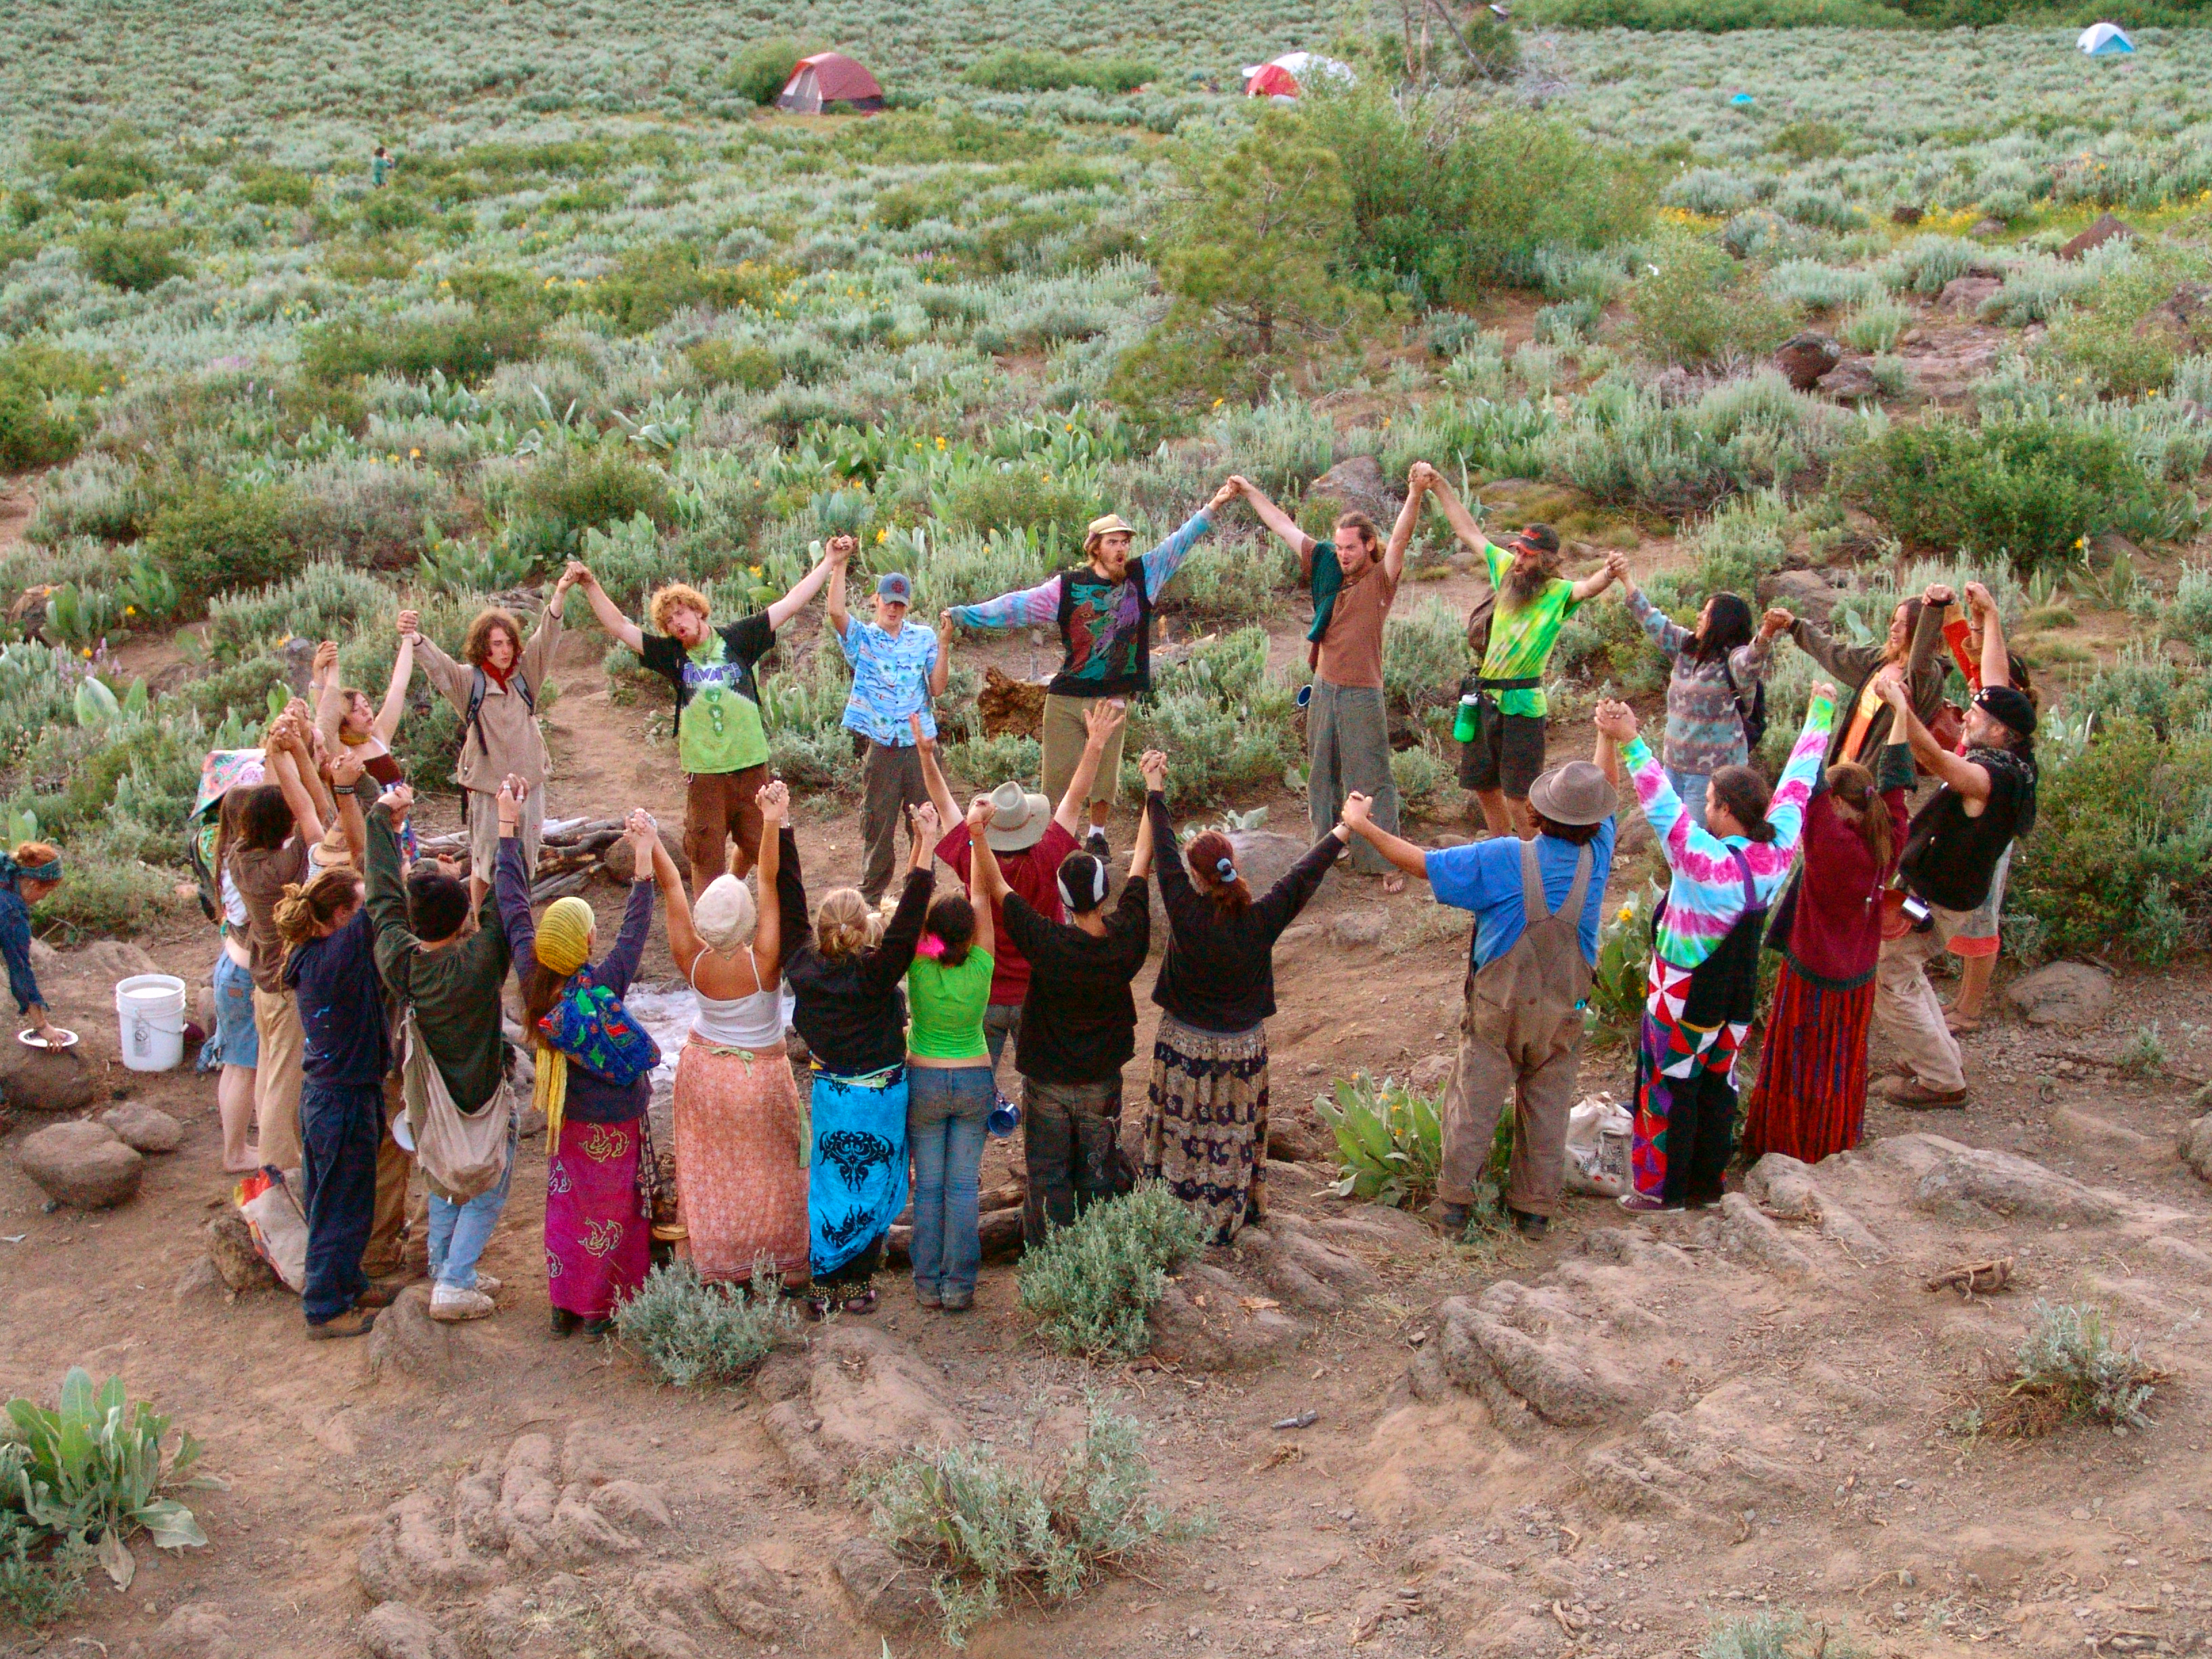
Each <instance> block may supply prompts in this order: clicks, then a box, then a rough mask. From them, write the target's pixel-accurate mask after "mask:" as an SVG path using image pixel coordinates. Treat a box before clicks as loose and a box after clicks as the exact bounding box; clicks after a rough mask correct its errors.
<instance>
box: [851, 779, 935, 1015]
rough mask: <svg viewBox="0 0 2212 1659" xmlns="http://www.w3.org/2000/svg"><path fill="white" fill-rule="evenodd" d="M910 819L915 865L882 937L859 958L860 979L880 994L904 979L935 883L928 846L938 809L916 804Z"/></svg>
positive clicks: (927, 915) (933, 832) (926, 915)
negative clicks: (911, 822) (871, 948)
mask: <svg viewBox="0 0 2212 1659" xmlns="http://www.w3.org/2000/svg"><path fill="white" fill-rule="evenodd" d="M913 819H914V821H913V825H912V829H913V834H914V841H915V853H916V855H917V856H916V859H915V866H914V867H913V868H912V869H911V870H909V871H908V872H907V878H906V890H905V891H904V892H902V893H901V894H900V895H899V902H898V908H896V910H894V911H892V912H891V919H890V921H888V922H886V923H885V924H884V936H883V939H881V941H880V942H878V945H876V947H875V949H874V950H872V951H869V952H868V953H867V954H866V956H865V957H862V958H861V959H860V978H861V981H862V983H863V984H865V985H866V987H867V988H868V989H869V990H871V991H872V992H874V993H875V994H878V995H879V996H880V995H881V994H884V992H886V991H888V990H890V988H891V987H893V986H894V985H896V984H897V983H898V982H899V981H901V980H902V979H904V978H905V977H906V970H907V969H909V968H911V967H912V966H914V949H915V945H919V944H921V929H922V924H923V923H924V922H926V921H927V920H928V919H929V895H930V892H931V890H932V889H933V887H934V886H935V885H936V878H935V876H934V874H933V872H932V870H931V867H930V863H929V860H930V857H931V852H930V849H931V848H933V847H935V846H936V845H937V810H936V809H935V808H934V807H932V806H917V807H915V808H914V809H913Z"/></svg>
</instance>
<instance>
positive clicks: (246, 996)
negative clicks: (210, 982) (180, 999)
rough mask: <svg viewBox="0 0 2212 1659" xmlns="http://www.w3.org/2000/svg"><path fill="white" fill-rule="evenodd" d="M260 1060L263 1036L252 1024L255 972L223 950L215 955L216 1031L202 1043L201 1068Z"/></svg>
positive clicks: (251, 1063) (247, 1065)
mask: <svg viewBox="0 0 2212 1659" xmlns="http://www.w3.org/2000/svg"><path fill="white" fill-rule="evenodd" d="M260 1064H261V1037H260V1034H259V1033H258V1032H257V1031H256V1030H254V1026H253V975H252V974H249V973H248V972H246V969H243V968H241V967H240V966H239V965H238V964H237V963H234V962H233V961H232V960H231V959H230V952H229V951H222V952H220V953H219V954H218V955H217V956H216V959H215V1035H214V1036H212V1037H210V1039H209V1040H208V1041H207V1042H203V1043H202V1044H200V1057H199V1062H198V1069H199V1070H201V1071H203V1072H211V1071H213V1070H214V1069H215V1068H216V1066H244V1067H245V1068H246V1070H247V1071H249V1072H250V1071H252V1070H253V1069H254V1068H255V1067H256V1066H259V1065H260Z"/></svg>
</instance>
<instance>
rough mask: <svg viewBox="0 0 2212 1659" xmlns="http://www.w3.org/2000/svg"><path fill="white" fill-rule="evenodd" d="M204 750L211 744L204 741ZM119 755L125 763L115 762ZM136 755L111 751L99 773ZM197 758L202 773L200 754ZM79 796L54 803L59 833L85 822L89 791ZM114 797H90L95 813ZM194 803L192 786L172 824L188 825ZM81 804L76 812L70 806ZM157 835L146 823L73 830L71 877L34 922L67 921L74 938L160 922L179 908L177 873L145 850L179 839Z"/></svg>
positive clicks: (121, 768)
mask: <svg viewBox="0 0 2212 1659" xmlns="http://www.w3.org/2000/svg"><path fill="white" fill-rule="evenodd" d="M201 747H202V750H203V752H204V750H205V747H206V745H205V744H202V745H201ZM118 758H119V760H120V762H121V763H120V764H116V763H114V761H115V760H117V759H118ZM110 759H111V764H109V765H108V766H106V767H103V768H102V769H100V774H99V775H101V776H105V777H106V778H107V779H109V780H110V781H111V782H112V781H113V779H114V778H115V776H116V775H117V773H118V772H122V773H126V774H127V773H128V771H129V769H130V766H129V762H130V760H131V757H128V756H125V757H110ZM192 764H193V766H194V768H195V773H196V775H197V764H198V757H197V756H195V757H193V761H192ZM74 793H75V795H76V799H75V800H73V801H71V802H70V803H68V804H65V805H57V806H56V807H55V808H54V817H53V822H52V828H53V829H54V831H55V833H56V834H66V833H67V829H66V826H67V825H68V824H69V823H71V822H72V821H74V822H76V823H80V824H82V823H85V822H86V817H84V816H82V815H81V814H82V811H83V810H84V809H85V808H86V807H87V805H88V806H89V811H90V813H91V814H93V815H97V814H100V813H104V812H106V811H107V810H108V809H109V807H110V806H111V805H112V802H111V801H110V800H109V799H94V800H92V801H91V802H89V803H86V802H85V801H84V799H82V797H83V795H84V793H85V792H82V791H77V792H74ZM190 806H191V798H190V793H189V791H187V793H186V795H185V799H184V800H183V801H182V803H181V804H180V805H179V806H178V809H177V811H176V814H175V818H176V823H175V825H174V826H173V828H174V829H175V830H181V829H183V827H184V815H185V810H186V809H187V808H189V807H190ZM72 807H75V808H76V809H78V812H77V813H76V814H73V813H72V811H71V808H72ZM154 839H156V840H158V841H160V842H161V843H162V845H161V848H149V846H148V845H147V841H148V836H147V835H146V834H145V833H144V832H143V826H133V825H130V824H124V823H118V824H114V825H102V826H101V827H100V828H99V829H95V830H94V832H93V833H91V834H90V835H88V836H72V837H71V839H70V847H69V879H68V880H67V881H65V882H64V883H63V884H61V885H60V886H58V887H57V888H55V889H54V890H53V891H52V892H51V893H49V894H47V895H46V897H44V898H42V899H40V901H39V902H38V904H37V905H36V906H35V907H34V908H33V911H32V921H33V923H34V924H35V925H36V926H37V927H40V928H42V929H43V928H47V927H56V926H58V927H65V928H67V929H68V930H69V936H70V938H72V939H83V938H90V937H94V936H100V937H113V938H128V937H130V936H131V934H133V933H141V932H143V931H144V930H146V929H147V928H149V927H153V926H155V924H156V923H157V921H159V919H160V918H161V916H162V915H164V914H165V913H167V912H169V911H172V910H173V909H175V908H176V884H177V877H176V874H175V872H173V871H167V870H161V869H157V868H155V866H153V865H150V864H149V863H147V862H146V855H147V854H149V852H153V853H155V855H156V856H159V855H160V854H161V853H163V852H167V851H168V850H170V849H173V848H176V847H177V846H179V845H180V843H179V842H178V840H177V839H176V836H175V835H174V834H173V833H169V832H166V831H161V830H157V831H155V836H154Z"/></svg>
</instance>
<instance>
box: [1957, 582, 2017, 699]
mask: <svg viewBox="0 0 2212 1659" xmlns="http://www.w3.org/2000/svg"><path fill="white" fill-rule="evenodd" d="M1966 602H1967V603H1968V604H1969V605H1972V606H1973V608H1974V620H1975V621H1976V622H1977V623H1979V624H1980V625H1981V629H1982V684H1983V685H1984V686H1990V685H2010V684H2012V653H2010V652H2009V651H2008V650H2007V649H2006V648H2005V636H2004V620H2003V618H2002V617H2000V616H1999V615H1998V614H1997V602H1996V596H1995V595H1994V594H1992V593H1991V592H1990V590H1989V589H1988V588H1986V587H1984V586H1982V585H1981V583H1979V582H1968V583H1967V584H1966Z"/></svg>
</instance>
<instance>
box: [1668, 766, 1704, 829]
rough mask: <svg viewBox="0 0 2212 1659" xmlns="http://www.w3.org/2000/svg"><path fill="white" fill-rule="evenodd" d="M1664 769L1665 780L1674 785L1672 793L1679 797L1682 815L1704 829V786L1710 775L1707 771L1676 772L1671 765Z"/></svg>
mask: <svg viewBox="0 0 2212 1659" xmlns="http://www.w3.org/2000/svg"><path fill="white" fill-rule="evenodd" d="M1666 771H1667V781H1668V783H1669V784H1671V785H1672V786H1673V787H1674V793H1676V794H1677V795H1679V796H1680V797H1681V799H1682V811H1683V813H1684V815H1685V816H1686V817H1688V819H1689V820H1690V822H1691V823H1692V824H1694V825H1696V826H1697V827H1698V828H1699V829H1704V828H1705V786H1706V785H1707V784H1708V783H1711V781H1712V775H1711V774H1710V773H1707V772H1677V771H1676V770H1675V769H1674V768H1673V767H1671V766H1670V767H1668V768H1667V769H1666Z"/></svg>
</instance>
